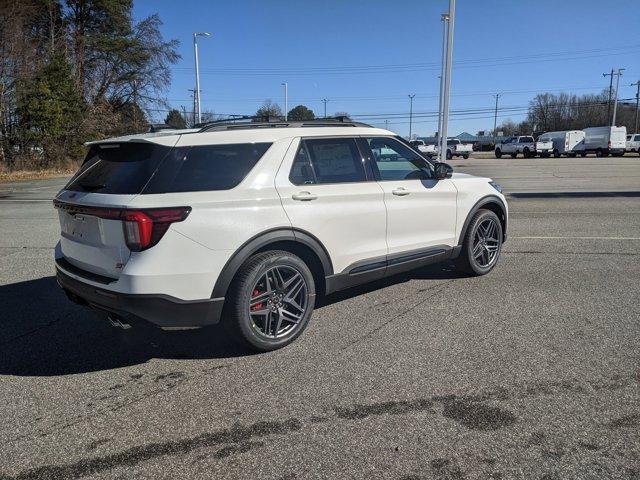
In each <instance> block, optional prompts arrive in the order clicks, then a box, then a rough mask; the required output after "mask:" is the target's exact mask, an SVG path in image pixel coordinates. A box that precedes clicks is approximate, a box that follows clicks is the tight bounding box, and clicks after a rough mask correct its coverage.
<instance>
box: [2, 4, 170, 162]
mask: <svg viewBox="0 0 640 480" xmlns="http://www.w3.org/2000/svg"><path fill="white" fill-rule="evenodd" d="M132 7H133V4H132V0H20V1H15V0H1V1H0V165H4V166H5V167H7V166H8V167H9V168H42V167H49V166H61V165H64V164H65V163H67V162H70V161H73V160H75V159H77V158H78V157H79V156H81V154H82V143H83V142H85V141H87V140H88V139H96V138H104V137H108V136H113V135H119V134H126V133H133V132H141V131H145V130H147V129H148V122H147V116H146V114H145V112H146V111H150V109H154V108H156V109H158V108H159V107H161V106H163V105H164V102H162V100H161V99H160V98H161V94H162V92H163V91H164V90H165V89H166V88H167V87H168V86H169V84H170V81H171V71H170V66H171V65H172V64H174V63H175V62H176V61H177V60H178V59H179V58H180V56H179V54H178V53H177V47H178V45H179V43H178V41H177V40H165V39H164V38H163V37H162V35H161V33H160V30H159V27H160V26H161V24H162V22H161V20H160V18H159V17H158V16H157V15H152V16H150V17H147V18H144V19H142V20H140V21H135V20H134V19H133V15H132Z"/></svg>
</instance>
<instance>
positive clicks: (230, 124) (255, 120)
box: [195, 115, 371, 133]
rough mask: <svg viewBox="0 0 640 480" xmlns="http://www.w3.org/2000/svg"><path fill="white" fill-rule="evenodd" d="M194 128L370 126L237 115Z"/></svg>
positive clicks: (335, 120)
mask: <svg viewBox="0 0 640 480" xmlns="http://www.w3.org/2000/svg"><path fill="white" fill-rule="evenodd" d="M195 127H196V128H198V127H200V130H199V131H198V133H201V132H209V131H215V130H236V129H237V130H240V129H254V128H299V127H371V125H369V124H366V123H361V122H354V121H352V120H351V119H349V117H346V116H337V117H327V118H316V119H314V120H300V121H298V120H291V121H286V120H284V119H283V118H282V117H274V116H271V115H257V116H256V115H238V116H235V117H230V118H226V119H223V120H214V121H211V122H207V123H205V124H199V125H195Z"/></svg>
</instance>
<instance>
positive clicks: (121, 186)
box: [54, 137, 177, 278]
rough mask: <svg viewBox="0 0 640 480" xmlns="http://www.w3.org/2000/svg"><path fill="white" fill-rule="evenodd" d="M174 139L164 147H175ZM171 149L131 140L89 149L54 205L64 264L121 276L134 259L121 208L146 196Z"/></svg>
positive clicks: (108, 275)
mask: <svg viewBox="0 0 640 480" xmlns="http://www.w3.org/2000/svg"><path fill="white" fill-rule="evenodd" d="M176 138H177V137H174V138H172V139H171V140H169V139H163V141H164V142H163V143H167V140H169V141H170V143H172V144H175V141H176ZM172 146H173V145H162V144H158V143H151V142H132V141H128V142H122V143H101V144H94V145H91V146H90V149H89V152H88V154H87V157H86V159H85V161H84V163H83V164H82V167H81V168H80V170H79V171H78V172H77V173H76V174H75V175H74V176H73V178H72V179H71V180H70V181H69V183H68V184H67V185H66V186H65V188H64V189H63V190H62V191H61V192H60V193H59V194H58V195H57V196H56V199H55V201H54V205H55V206H56V208H57V210H58V217H59V220H60V230H61V238H60V248H61V253H62V256H63V258H64V260H63V262H68V263H70V264H71V265H73V266H75V267H78V268H81V269H83V270H86V271H89V272H92V273H95V274H98V275H103V276H107V277H111V278H118V277H119V276H120V272H121V271H122V268H123V267H124V266H125V265H126V263H127V261H128V260H129V256H130V255H131V250H130V248H129V247H128V246H127V241H126V239H125V229H124V228H123V218H122V214H121V212H122V210H121V209H123V208H125V207H127V206H128V205H129V204H130V203H131V201H132V200H133V199H134V198H135V197H136V196H137V195H138V194H140V193H141V192H142V190H143V189H144V187H145V185H147V183H148V182H149V181H150V179H151V178H152V177H153V175H154V174H155V172H156V170H157V169H158V166H159V165H160V164H161V162H162V161H163V159H164V158H165V157H166V156H167V155H168V154H169V152H170V151H171V147H172Z"/></svg>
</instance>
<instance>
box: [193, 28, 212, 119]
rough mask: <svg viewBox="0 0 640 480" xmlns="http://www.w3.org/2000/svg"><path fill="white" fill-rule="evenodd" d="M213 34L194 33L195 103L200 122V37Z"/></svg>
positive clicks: (197, 117)
mask: <svg viewBox="0 0 640 480" xmlns="http://www.w3.org/2000/svg"><path fill="white" fill-rule="evenodd" d="M210 35H211V34H210V33H207V32H196V33H194V34H193V57H194V58H195V62H196V91H195V92H194V95H195V102H194V103H195V105H196V119H197V120H198V123H200V122H201V121H202V118H201V116H200V65H199V63H198V37H209V36H210Z"/></svg>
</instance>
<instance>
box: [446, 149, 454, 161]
mask: <svg viewBox="0 0 640 480" xmlns="http://www.w3.org/2000/svg"><path fill="white" fill-rule="evenodd" d="M452 158H453V155H452V154H451V150H447V160H451V159H452Z"/></svg>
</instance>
